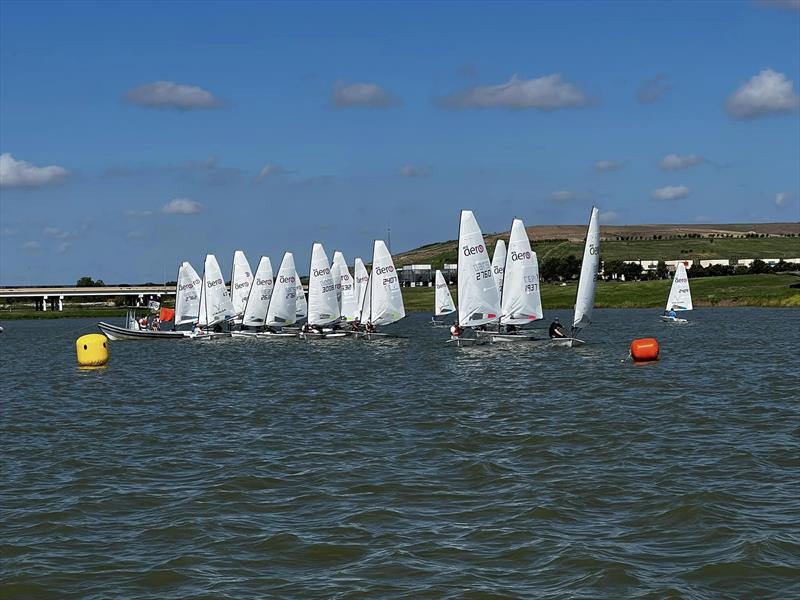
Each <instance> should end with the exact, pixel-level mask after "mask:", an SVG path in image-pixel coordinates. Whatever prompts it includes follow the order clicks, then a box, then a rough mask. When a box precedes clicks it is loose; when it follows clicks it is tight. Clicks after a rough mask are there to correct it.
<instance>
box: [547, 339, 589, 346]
mask: <svg viewBox="0 0 800 600" xmlns="http://www.w3.org/2000/svg"><path fill="white" fill-rule="evenodd" d="M585 343H586V342H584V341H583V340H579V339H578V338H572V337H569V338H550V344H551V345H553V346H558V347H561V348H575V347H576V346H583V345H584V344H585Z"/></svg>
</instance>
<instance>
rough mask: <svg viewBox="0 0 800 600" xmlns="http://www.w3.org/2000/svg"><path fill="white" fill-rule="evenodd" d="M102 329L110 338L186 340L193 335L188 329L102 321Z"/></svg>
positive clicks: (100, 326)
mask: <svg viewBox="0 0 800 600" xmlns="http://www.w3.org/2000/svg"><path fill="white" fill-rule="evenodd" d="M97 326H98V327H99V328H100V331H102V332H103V334H104V335H105V336H106V337H107V338H108V339H110V340H185V339H188V338H189V337H191V334H190V333H189V332H188V331H152V330H149V329H139V330H137V329H126V328H125V327H119V326H118V325H111V324H110V323H104V322H102V321H101V322H100V323H98V324H97Z"/></svg>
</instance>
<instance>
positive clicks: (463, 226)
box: [458, 210, 500, 327]
mask: <svg viewBox="0 0 800 600" xmlns="http://www.w3.org/2000/svg"><path fill="white" fill-rule="evenodd" d="M499 317H500V294H499V293H498V291H497V284H496V283H495V281H494V274H493V273H492V263H491V262H490V261H489V254H488V252H487V251H486V245H485V244H484V243H483V234H482V233H481V228H480V227H478V222H477V221H476V220H475V215H473V214H472V211H471V210H462V211H461V223H460V226H459V231H458V323H459V325H461V326H462V327H477V326H479V325H484V324H485V323H492V322H494V321H497V319H498V318H499Z"/></svg>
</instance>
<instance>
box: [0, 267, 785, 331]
mask: <svg viewBox="0 0 800 600" xmlns="http://www.w3.org/2000/svg"><path fill="white" fill-rule="evenodd" d="M671 284H672V282H671V280H668V279H661V280H656V281H633V282H616V281H599V282H598V284H597V297H596V300H595V307H596V308H621V309H624V308H652V309H662V308H663V306H664V303H665V301H666V298H667V294H668V293H669V288H670V285H671ZM792 284H800V276H797V275H792V274H788V273H782V274H764V275H731V276H725V277H702V278H697V279H693V280H692V281H691V286H692V299H693V302H694V306H695V307H697V308H717V307H750V308H800V287H796V288H793V287H790V286H791V285H792ZM576 288H577V283H576V282H574V281H571V282H569V283H567V284H566V285H561V284H557V283H546V284H544V285H542V305H543V307H544V310H545V311H548V310H564V309H570V308H572V307H573V304H574V301H575V294H576ZM402 290H403V301H404V303H405V306H406V312H409V313H411V312H422V313H432V312H433V288H432V287H414V288H402ZM451 291H452V292H453V297H454V299H455V300H456V302H457V301H458V298H457V293H456V289H455V286H451ZM126 310H127V307H123V308H95V309H69V308H68V309H66V310H64V311H61V312H59V311H47V312H43V311H33V310H15V311H2V310H0V322H2V321H16V320H23V319H29V320H44V319H70V318H102V317H112V318H113V317H123V316H124V315H125V311H126Z"/></svg>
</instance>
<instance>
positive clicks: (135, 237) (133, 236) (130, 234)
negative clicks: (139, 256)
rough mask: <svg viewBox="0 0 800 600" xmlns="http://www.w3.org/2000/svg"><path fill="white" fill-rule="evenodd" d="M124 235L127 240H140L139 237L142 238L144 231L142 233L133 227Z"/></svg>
mask: <svg viewBox="0 0 800 600" xmlns="http://www.w3.org/2000/svg"><path fill="white" fill-rule="evenodd" d="M126 237H127V238H128V239H129V240H140V239H142V238H143V237H144V233H142V232H141V231H137V230H135V229H134V230H132V231H129V232H128V233H127V235H126Z"/></svg>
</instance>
